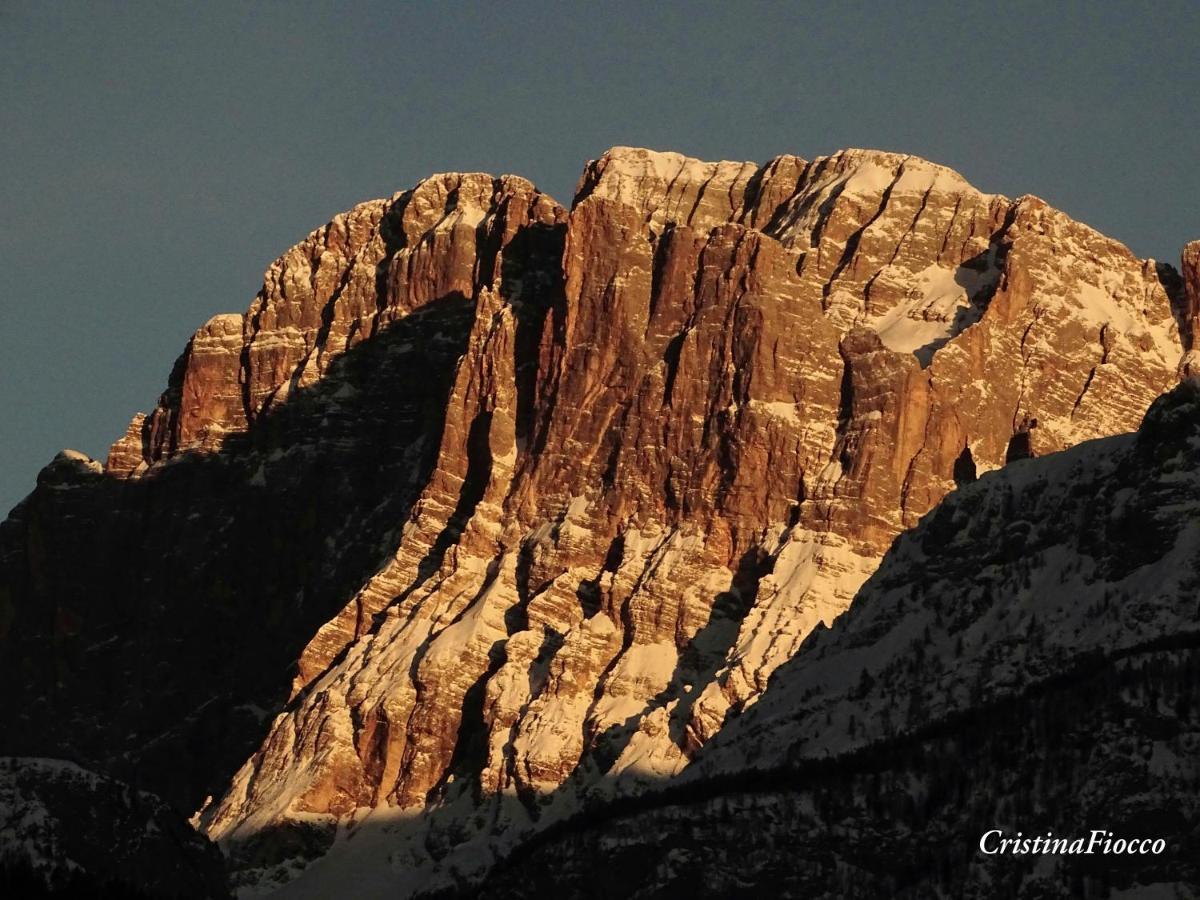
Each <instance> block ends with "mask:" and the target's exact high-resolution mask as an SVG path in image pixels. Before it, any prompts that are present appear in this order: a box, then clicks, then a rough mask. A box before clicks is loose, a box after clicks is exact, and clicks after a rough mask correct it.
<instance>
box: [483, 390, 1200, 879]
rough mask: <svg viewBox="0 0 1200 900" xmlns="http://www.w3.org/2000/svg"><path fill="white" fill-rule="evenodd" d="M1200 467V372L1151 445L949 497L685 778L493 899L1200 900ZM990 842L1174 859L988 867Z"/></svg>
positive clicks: (1016, 469) (553, 836)
mask: <svg viewBox="0 0 1200 900" xmlns="http://www.w3.org/2000/svg"><path fill="white" fill-rule="evenodd" d="M1198 461H1200V385H1198V384H1197V383H1196V382H1195V381H1193V382H1191V383H1187V384H1185V385H1183V386H1181V387H1180V388H1178V389H1176V390H1175V391H1174V392H1172V393H1171V394H1168V395H1167V396H1165V397H1163V398H1162V399H1161V400H1159V401H1158V402H1157V403H1156V404H1155V405H1154V407H1153V408H1152V409H1151V411H1150V413H1149V414H1148V415H1147V418H1146V421H1145V423H1144V425H1143V426H1142V427H1141V429H1140V431H1139V432H1138V433H1137V435H1135V436H1134V435H1128V436H1120V437H1115V438H1109V439H1105V440H1103V441H1096V442H1092V443H1090V444H1088V445H1086V446H1083V447H1078V448H1075V449H1072V450H1070V451H1067V452H1066V453H1063V454H1060V455H1058V456H1055V457H1052V458H1049V459H1039V460H1033V461H1022V462H1020V463H1016V464H1014V465H1012V466H1010V467H1008V468H1006V469H1005V470H1004V471H1003V472H998V473H990V474H988V475H986V476H984V477H983V478H982V479H981V480H980V481H979V483H977V484H974V485H971V486H969V487H966V488H964V489H962V490H960V491H958V492H956V493H955V494H953V495H951V496H950V497H948V498H947V499H946V500H945V501H944V502H943V503H942V504H941V505H940V506H939V507H938V508H937V509H936V510H935V511H934V512H933V513H931V514H930V515H929V516H927V517H926V518H925V519H924V520H923V521H922V522H921V523H920V525H919V526H918V527H917V528H915V529H913V530H912V531H910V532H907V533H906V534H904V535H902V536H901V537H900V538H899V540H897V541H896V543H895V544H894V545H893V547H892V549H891V550H890V551H889V553H888V554H887V556H886V557H885V558H884V561H883V564H882V565H881V567H880V568H879V570H878V572H877V573H876V574H875V575H874V576H873V577H872V578H871V579H870V580H869V581H868V582H867V584H866V585H865V586H864V588H863V590H862V591H861V592H860V593H859V595H858V597H857V598H856V599H855V601H854V604H853V605H852V607H851V609H850V610H849V612H847V614H846V615H844V616H842V617H841V618H840V619H838V620H837V622H836V623H834V624H833V626H832V627H830V628H828V629H825V628H819V629H817V631H816V632H815V633H814V634H813V635H811V637H810V638H809V639H808V640H807V641H806V642H805V644H804V645H803V646H802V648H801V650H800V652H799V653H798V654H797V655H796V656H795V657H794V658H793V659H792V660H791V661H789V662H788V663H786V664H784V665H783V666H781V667H780V668H779V669H778V671H777V672H776V673H775V675H774V677H773V678H772V680H771V684H770V686H769V687H768V689H767V691H766V692H765V694H764V695H763V697H762V700H761V701H760V702H759V703H757V704H756V705H755V706H753V707H752V708H750V709H749V710H747V711H746V713H745V715H743V716H742V717H741V718H739V719H738V720H736V721H735V722H732V723H730V724H729V725H728V726H727V727H726V729H725V730H724V731H723V732H722V734H721V735H720V736H718V737H717V739H716V740H714V741H713V742H712V743H711V744H710V745H708V746H707V747H706V748H705V749H704V750H703V751H702V752H701V753H700V754H699V758H698V760H697V762H696V763H695V764H694V765H693V766H692V767H690V768H689V769H688V770H687V771H686V772H685V773H684V774H683V775H682V776H681V777H680V778H679V779H677V780H676V781H675V782H674V783H673V784H669V785H666V786H665V788H664V789H662V790H660V791H658V792H651V793H649V794H644V795H641V796H636V797H631V798H628V799H626V800H624V801H620V802H618V803H615V804H613V805H612V806H610V807H609V808H607V809H598V810H597V809H592V810H587V811H585V812H583V813H581V814H579V815H577V816H575V817H574V818H572V819H570V820H568V821H565V822H562V823H559V824H558V825H557V826H556V827H554V828H552V829H550V830H548V831H547V832H546V833H545V834H544V835H543V836H542V837H541V838H540V839H538V840H536V841H534V842H533V843H531V844H530V845H529V846H527V847H525V848H523V849H521V850H519V851H518V852H516V853H514V854H513V855H512V856H511V857H510V858H509V859H507V860H505V861H504V862H503V864H501V865H500V866H499V867H498V868H497V870H496V871H495V872H493V873H492V876H491V877H490V878H489V879H488V881H487V883H486V885H485V890H484V892H485V893H486V895H487V896H489V897H510V896H511V897H518V896H530V895H534V894H537V893H538V892H539V891H540V890H541V889H543V888H548V887H549V886H550V885H551V884H552V885H553V889H554V890H556V891H559V892H562V893H566V894H569V895H579V896H608V895H614V894H615V895H620V896H631V897H657V896H681V895H684V894H689V895H695V896H700V897H724V896H730V895H731V894H748V895H757V894H761V893H763V892H769V893H777V892H778V893H783V894H787V895H796V896H801V895H803V896H814V897H864V898H867V897H878V896H898V897H928V896H938V895H946V896H965V897H995V896H1018V895H1020V896H1039V897H1079V896H1088V897H1101V898H1106V897H1128V896H1147V897H1149V896H1156V895H1162V896H1190V895H1192V894H1194V893H1195V892H1196V890H1197V888H1198V887H1200V868H1198V867H1197V864H1196V860H1197V859H1198V858H1200V854H1198V851H1200V842H1198V836H1197V833H1196V830H1195V828H1194V827H1193V826H1192V824H1191V823H1193V822H1194V821H1195V820H1196V815H1197V812H1198V810H1197V798H1198V796H1200V763H1198V759H1200V758H1198V757H1197V754H1196V752H1195V748H1196V747H1197V745H1198V742H1200V728H1198V726H1197V720H1196V715H1195V710H1196V704H1197V701H1198V700H1200V696H1198V689H1200V683H1198V682H1197V679H1196V677H1195V676H1196V671H1197V668H1196V667H1197V665H1198V664H1200V628H1198V627H1197V608H1196V588H1197V586H1198V585H1200V530H1198V529H1197V527H1196V524H1195V522H1196V514H1197V512H1200V466H1198ZM992 829H1000V830H1001V831H1003V832H1004V835H1005V836H1009V837H1014V836H1016V834H1017V833H1018V832H1021V833H1022V834H1023V835H1025V836H1026V837H1029V838H1031V839H1032V838H1033V837H1042V838H1044V837H1045V836H1046V835H1047V833H1050V834H1051V835H1053V836H1057V837H1060V838H1062V837H1067V838H1068V843H1070V842H1071V841H1073V840H1074V839H1075V838H1076V837H1083V838H1084V839H1085V840H1087V839H1089V838H1090V836H1091V829H1102V832H1101V837H1109V838H1111V839H1124V840H1128V839H1130V838H1162V839H1163V847H1162V848H1161V849H1160V851H1159V852H1158V853H1146V854H1144V855H1140V856H1130V855H1128V854H1125V855H1123V856H1122V855H1120V854H1118V855H1109V856H1105V855H1102V854H1101V853H1100V852H1099V850H1096V851H1095V852H1094V853H1093V854H1091V855H1070V854H1066V853H1061V852H1051V853H1047V854H1042V853H1031V854H1025V855H1016V856H1014V855H1011V854H1010V855H1006V856H1003V857H988V856H985V855H983V854H981V853H980V852H979V851H978V846H979V839H980V838H981V837H982V836H983V835H984V834H985V833H986V832H988V831H989V830H992ZM731 833H736V835H737V839H736V840H731V838H730V835H731ZM995 846H996V845H995V843H994V842H993V843H992V844H991V847H992V849H995Z"/></svg>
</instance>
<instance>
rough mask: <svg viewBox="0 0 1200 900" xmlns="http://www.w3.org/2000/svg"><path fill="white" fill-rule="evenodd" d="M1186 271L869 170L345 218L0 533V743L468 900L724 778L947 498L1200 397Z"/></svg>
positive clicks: (679, 169)
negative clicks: (833, 630) (521, 866)
mask: <svg viewBox="0 0 1200 900" xmlns="http://www.w3.org/2000/svg"><path fill="white" fill-rule="evenodd" d="M1197 247H1198V245H1190V247H1189V249H1188V251H1186V252H1185V257H1184V275H1185V277H1186V278H1188V279H1190V282H1189V284H1190V289H1187V288H1185V283H1184V278H1181V276H1180V275H1179V274H1178V273H1177V272H1175V270H1173V269H1172V268H1171V267H1169V266H1167V265H1164V264H1158V263H1154V262H1153V261H1145V260H1140V259H1137V258H1135V257H1134V256H1133V255H1132V254H1131V253H1130V252H1129V251H1128V250H1127V249H1126V248H1124V247H1123V246H1122V245H1120V244H1119V243H1117V242H1115V241H1112V240H1110V239H1108V238H1105V237H1104V236H1102V235H1100V234H1098V233H1097V232H1095V231H1093V230H1092V229H1090V228H1087V227H1086V226H1084V225H1081V224H1080V223H1077V222H1075V221H1073V220H1071V219H1070V218H1069V217H1067V216H1066V215H1064V214H1063V213H1061V212H1058V211H1057V210H1054V209H1053V208H1051V207H1049V206H1047V205H1046V204H1045V203H1044V202H1042V201H1041V200H1038V199H1037V198H1034V197H1023V198H1020V199H1018V200H1009V199H1007V198H1004V197H1000V196H995V195H988V194H983V193H980V192H979V191H977V190H975V189H974V188H972V187H971V186H970V185H969V184H967V183H966V182H965V181H964V180H963V179H962V178H961V177H960V176H958V175H957V174H955V173H954V172H952V171H950V170H948V169H945V168H943V167H940V166H936V165H934V164H932V163H928V162H926V161H924V160H920V159H917V158H915V157H911V156H901V155H897V154H890V153H882V152H877V151H865V150H847V151H842V152H840V153H837V154H834V155H832V156H829V157H823V158H819V159H816V160H813V161H811V162H810V161H805V160H801V159H798V158H796V157H790V156H785V157H780V158H778V159H775V160H773V161H771V162H769V163H768V164H766V165H764V166H758V165H755V164H751V163H729V162H722V163H704V162H700V161H697V160H693V159H688V158H685V157H683V156H679V155H678V154H670V153H655V152H651V151H646V150H637V149H630V148H614V149H613V150H610V151H609V152H608V153H606V154H604V155H603V156H602V157H601V158H600V159H598V160H596V161H594V162H591V163H589V164H588V166H587V168H586V169H585V171H584V174H583V176H582V178H581V180H580V183H579V186H578V189H577V192H576V196H575V199H574V202H573V204H572V207H571V209H570V211H569V212H568V211H566V210H564V209H563V208H562V207H560V206H558V205H557V204H556V203H555V202H554V201H553V200H551V199H550V198H548V197H547V196H545V195H543V194H541V193H540V192H538V191H537V190H536V189H535V188H534V187H533V186H532V185H531V184H529V182H527V181H524V180H523V179H520V178H516V177H514V176H504V177H502V178H493V177H492V176H488V175H479V174H452V175H439V176H434V177H431V178H429V179H426V180H425V181H423V182H422V183H421V184H419V185H418V186H417V187H416V188H414V189H412V190H411V191H407V192H403V193H400V194H397V195H395V196H393V197H392V198H390V199H388V200H380V201H372V202H368V203H364V204H360V205H359V206H357V207H355V208H354V209H353V210H351V211H350V212H348V213H345V214H343V215H341V216H338V217H336V218H335V219H334V220H333V221H332V222H330V223H329V224H328V225H327V226H325V227H324V228H322V229H319V230H317V231H315V232H313V233H312V234H311V235H309V237H308V238H306V239H305V240H304V241H303V242H301V243H300V244H298V245H297V246H296V247H294V248H292V249H291V250H289V251H288V252H287V253H286V254H284V255H283V256H282V257H280V258H279V260H277V261H276V262H275V263H274V264H273V265H272V266H271V267H270V268H269V269H268V271H267V273H266V277H265V278H264V284H263V287H262V290H261V291H260V292H259V294H258V296H257V297H256V298H255V300H254V301H253V303H252V304H251V306H250V308H249V309H248V310H247V311H246V312H245V313H243V314H241V315H236V314H235V315H222V316H217V317H215V318H214V319H212V320H210V321H209V322H208V323H207V324H206V325H204V326H203V327H202V328H201V329H200V330H199V331H198V332H197V333H196V335H195V336H194V337H193V339H192V340H191V341H190V342H189V344H188V347H187V348H186V349H185V351H184V354H183V355H182V356H181V357H180V359H179V361H178V362H177V364H176V366H175V369H174V371H173V372H172V374H171V377H170V379H169V382H168V388H167V390H166V392H165V393H164V394H163V396H162V398H161V399H160V401H159V403H158V406H157V407H156V408H155V409H154V410H153V411H152V412H151V413H150V414H149V415H147V416H141V415H139V416H138V417H135V419H134V420H133V422H132V423H131V424H130V426H129V428H128V430H127V432H126V434H125V436H124V437H122V438H121V439H120V440H118V441H117V442H116V443H115V444H114V446H113V448H112V451H111V452H110V454H109V457H108V460H107V462H106V463H105V464H103V465H101V464H100V463H98V462H95V461H92V460H90V459H87V458H86V457H83V456H82V455H80V454H74V453H71V452H64V453H63V454H60V456H59V457H58V458H57V459H56V460H55V461H54V462H52V463H51V465H50V466H48V467H47V468H46V469H45V470H44V471H43V472H42V474H41V475H40V476H39V483H38V487H37V488H36V490H35V491H34V492H33V494H31V495H30V497H29V498H27V499H26V500H25V501H23V502H22V503H21V504H20V505H18V507H16V508H15V509H14V510H13V512H12V513H11V514H10V516H9V518H8V520H6V521H5V523H4V524H3V526H0V565H2V570H0V571H2V574H0V643H2V646H3V652H2V653H0V674H2V675H3V676H4V677H5V678H6V680H7V682H8V683H9V684H10V685H13V686H14V687H13V689H12V690H11V691H10V692H8V693H7V694H6V695H5V696H4V697H2V698H0V722H3V723H4V725H5V730H4V739H3V744H0V752H5V753H11V754H14V755H23V756H41V757H45V756H58V757H65V758H70V759H73V760H75V761H76V762H79V763H81V764H83V765H86V766H88V767H89V768H92V769H95V770H97V771H100V772H104V773H106V774H108V775H110V776H112V777H116V778H121V779H124V780H128V781H130V782H131V783H135V784H137V786H138V787H140V788H144V789H146V790H149V791H152V792H154V793H156V794H159V795H161V796H162V797H164V798H166V799H167V800H168V801H170V802H171V803H173V804H174V805H175V806H176V807H177V808H178V809H180V810H181V811H184V812H187V813H189V814H190V813H191V812H192V811H194V810H196V809H197V808H202V809H201V812H200V814H199V817H198V819H197V821H198V823H199V827H200V828H201V830H202V831H203V832H204V833H205V834H207V835H209V836H210V837H211V838H213V839H215V840H219V841H220V842H221V845H222V847H223V848H224V849H225V851H226V853H227V855H228V858H229V860H230V862H231V866H232V867H233V869H234V881H235V884H236V885H238V886H239V887H241V888H242V889H244V890H246V891H251V890H254V891H264V890H270V889H272V888H274V887H277V886H279V885H287V889H286V891H287V892H288V893H290V894H291V895H293V896H303V895H305V893H306V892H308V893H309V894H310V895H316V896H320V895H321V892H322V891H323V890H324V891H326V892H327V891H328V890H329V887H328V886H329V885H331V884H332V885H337V884H338V883H339V881H340V880H341V879H344V878H345V877H346V873H347V872H354V873H356V877H357V878H358V881H359V882H360V883H361V881H362V877H361V876H362V873H363V872H365V871H370V872H374V873H375V875H376V881H377V883H376V885H375V888H374V889H375V890H377V891H378V892H380V893H386V894H388V895H394V894H395V893H396V892H397V891H400V892H402V893H403V892H413V891H418V890H424V889H436V888H438V887H439V886H444V885H453V884H466V883H470V882H471V880H472V879H475V878H478V877H481V876H482V875H483V874H484V873H485V872H486V870H487V869H488V867H489V866H490V865H491V864H492V862H493V861H494V860H495V859H496V858H497V857H498V855H500V856H502V855H504V854H506V853H507V852H508V851H509V850H510V849H511V848H512V847H514V846H516V845H517V844H518V843H520V842H522V841H524V840H526V838H527V837H528V835H530V834H533V833H535V832H537V831H539V830H543V829H548V828H553V827H558V826H556V825H555V823H558V822H563V821H567V820H569V819H570V818H571V817H572V816H575V815H577V814H578V810H579V809H580V808H584V809H591V808H593V807H594V806H595V805H597V804H600V805H603V804H604V803H606V802H608V801H609V799H610V798H612V797H614V796H618V795H619V796H626V795H637V794H638V793H640V792H642V791H644V790H646V789H648V788H652V787H656V786H657V785H659V784H660V783H661V782H663V781H664V780H666V779H669V778H671V777H673V776H676V775H677V774H678V773H680V772H682V771H684V769H685V767H688V764H689V763H690V762H692V761H693V760H697V761H699V760H709V759H714V760H715V759H718V758H732V757H720V756H718V754H719V753H721V752H723V751H721V750H720V748H721V747H722V746H725V744H724V742H723V740H722V735H723V734H724V732H725V731H726V730H727V729H732V730H733V731H736V732H738V733H741V729H743V728H745V727H749V726H747V725H746V724H745V723H748V722H751V721H752V719H750V718H749V716H750V713H751V712H753V711H755V710H757V709H758V708H759V706H760V705H762V704H758V705H756V704H757V701H758V699H759V698H760V696H761V697H764V698H767V697H770V696H771V694H770V693H769V692H768V693H766V694H764V691H766V689H767V687H768V683H770V682H771V677H772V673H774V672H775V671H776V670H777V669H778V668H779V667H780V666H781V665H784V664H785V663H788V661H789V660H791V659H792V658H793V657H795V656H796V654H797V652H798V651H799V650H800V648H801V647H802V646H803V645H804V641H805V639H806V638H807V636H808V635H809V633H810V632H812V631H813V629H814V628H816V627H817V626H819V625H822V624H825V625H828V624H829V623H832V622H833V620H834V619H835V618H836V617H837V616H838V615H839V614H840V613H841V612H842V611H844V610H845V609H846V608H847V607H848V606H849V605H850V602H851V600H852V599H853V598H854V597H855V594H856V593H857V592H858V591H859V589H860V587H862V585H863V584H864V582H866V581H867V579H868V578H869V577H870V576H871V575H872V573H873V572H874V571H875V570H876V568H877V566H878V565H879V562H880V559H881V558H882V557H883V554H884V553H885V551H886V550H887V549H888V547H889V546H890V545H891V543H892V541H893V540H894V539H895V537H896V536H897V535H898V534H899V533H900V532H901V531H903V530H904V529H907V528H911V527H913V526H915V525H917V523H918V522H920V521H921V520H922V516H925V515H926V514H927V513H929V511H930V510H931V509H933V508H934V507H935V506H936V505H937V504H938V503H939V501H941V500H942V498H943V497H944V496H945V495H946V494H947V493H949V492H950V491H952V490H953V489H954V488H955V487H956V486H966V485H969V484H970V483H972V482H974V481H975V480H976V479H977V478H978V477H979V476H980V475H982V474H984V473H988V472H990V471H991V470H994V469H998V468H1001V467H1004V466H1005V465H1006V463H1012V462H1014V461H1021V460H1026V459H1028V458H1030V457H1043V456H1046V455H1048V454H1055V453H1057V452H1058V451H1062V450H1065V449H1067V448H1070V447H1073V446H1075V445H1078V444H1080V443H1081V442H1086V441H1090V440H1092V439H1095V438H1100V437H1104V436H1107V435H1113V434H1119V433H1122V432H1128V431H1131V430H1133V429H1135V428H1136V427H1137V426H1138V423H1139V422H1140V421H1141V418H1142V415H1143V413H1144V412H1145V410H1146V408H1147V407H1148V406H1149V405H1150V403H1151V402H1152V401H1153V400H1154V399H1155V398H1156V397H1157V396H1159V395H1160V394H1161V393H1162V392H1163V391H1165V390H1167V389H1169V388H1170V387H1172V386H1173V385H1174V384H1175V383H1176V382H1177V380H1178V378H1179V375H1180V373H1184V374H1186V373H1188V372H1191V371H1193V370H1194V368H1195V365H1196V364H1195V362H1194V357H1193V355H1192V341H1193V330H1194V323H1195V321H1196V320H1197V317H1198V316H1200V302H1198V300H1197V297H1198V294H1200V291H1198V290H1197V284H1198V283H1200V279H1197V259H1198V254H1197V252H1196V250H1197ZM1038 464H1039V465H1040V464H1041V463H1040V461H1038ZM1022 465H1027V464H1026V463H1022ZM805 655H807V653H806V654H805ZM855 674H856V675H857V673H855ZM772 690H774V688H772ZM945 699H946V698H943V700H945ZM763 709H764V710H765V709H769V706H767V705H763ZM763 715H764V716H765V715H766V713H763ZM727 723H728V724H727ZM733 756H734V757H736V753H734V754H733ZM714 765H715V763H714ZM734 765H735V768H736V766H738V765H741V763H734ZM689 771H691V769H689ZM697 771H700V769H697ZM313 860H316V861H315V862H312V861H313ZM363 890H364V894H363V895H364V896H366V895H367V894H368V893H369V892H370V891H369V889H368V888H366V887H364V888H363Z"/></svg>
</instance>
